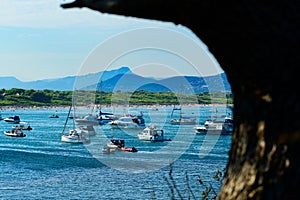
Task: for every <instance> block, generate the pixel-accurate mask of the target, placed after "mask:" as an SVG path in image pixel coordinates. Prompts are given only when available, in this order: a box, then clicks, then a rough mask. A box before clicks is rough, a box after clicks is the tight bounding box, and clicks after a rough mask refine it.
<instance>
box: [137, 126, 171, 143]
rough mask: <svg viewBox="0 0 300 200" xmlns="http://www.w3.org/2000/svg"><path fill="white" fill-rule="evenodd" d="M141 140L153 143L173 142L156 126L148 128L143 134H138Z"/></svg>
mask: <svg viewBox="0 0 300 200" xmlns="http://www.w3.org/2000/svg"><path fill="white" fill-rule="evenodd" d="M137 136H138V138H139V140H143V141H151V142H163V141H171V139H169V138H165V137H164V131H163V130H162V129H157V128H156V127H155V126H149V127H146V128H145V129H144V130H143V131H142V132H140V133H138V134H137Z"/></svg>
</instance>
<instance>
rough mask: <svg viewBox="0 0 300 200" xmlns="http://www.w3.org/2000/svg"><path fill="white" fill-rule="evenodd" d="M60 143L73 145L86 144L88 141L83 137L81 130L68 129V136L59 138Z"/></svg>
mask: <svg viewBox="0 0 300 200" xmlns="http://www.w3.org/2000/svg"><path fill="white" fill-rule="evenodd" d="M61 141H62V142H67V143H75V144H87V143H89V139H88V138H86V137H85V136H84V134H83V133H82V131H81V130H78V129H70V130H69V133H68V134H66V135H65V134H63V135H62V136H61Z"/></svg>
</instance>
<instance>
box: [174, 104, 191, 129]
mask: <svg viewBox="0 0 300 200" xmlns="http://www.w3.org/2000/svg"><path fill="white" fill-rule="evenodd" d="M176 110H179V112H180V116H179V118H178V119H175V118H173V115H174V111H176ZM170 124H172V125H194V124H196V118H195V117H187V116H182V112H181V108H176V107H175V106H174V108H173V110H172V113H171V120H170Z"/></svg>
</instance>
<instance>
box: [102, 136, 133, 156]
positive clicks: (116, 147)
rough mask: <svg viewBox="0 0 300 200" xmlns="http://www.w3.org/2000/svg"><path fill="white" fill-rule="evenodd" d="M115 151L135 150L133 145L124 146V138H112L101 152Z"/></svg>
mask: <svg viewBox="0 0 300 200" xmlns="http://www.w3.org/2000/svg"><path fill="white" fill-rule="evenodd" d="M115 151H127V152H137V151H138V150H137V149H136V148H135V147H131V148H130V147H125V140H123V139H119V138H112V139H110V141H109V142H108V143H107V146H106V147H104V148H103V149H102V152H103V153H112V152H115Z"/></svg>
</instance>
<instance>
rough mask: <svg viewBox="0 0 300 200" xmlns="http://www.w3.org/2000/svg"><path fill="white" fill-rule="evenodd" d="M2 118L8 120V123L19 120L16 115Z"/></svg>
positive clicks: (18, 121)
mask: <svg viewBox="0 0 300 200" xmlns="http://www.w3.org/2000/svg"><path fill="white" fill-rule="evenodd" d="M3 120H4V121H6V122H8V123H13V124H18V123H20V121H21V119H20V117H19V116H18V115H14V116H11V117H6V118H4V119H3Z"/></svg>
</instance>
